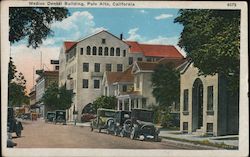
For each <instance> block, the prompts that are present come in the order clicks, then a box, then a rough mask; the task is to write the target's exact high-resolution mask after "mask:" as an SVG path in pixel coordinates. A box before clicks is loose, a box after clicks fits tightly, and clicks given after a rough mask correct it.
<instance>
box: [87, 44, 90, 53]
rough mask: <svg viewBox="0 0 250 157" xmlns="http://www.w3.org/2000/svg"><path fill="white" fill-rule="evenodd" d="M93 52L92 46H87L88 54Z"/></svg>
mask: <svg viewBox="0 0 250 157" xmlns="http://www.w3.org/2000/svg"><path fill="white" fill-rule="evenodd" d="M90 54H91V48H90V46H87V55H90Z"/></svg>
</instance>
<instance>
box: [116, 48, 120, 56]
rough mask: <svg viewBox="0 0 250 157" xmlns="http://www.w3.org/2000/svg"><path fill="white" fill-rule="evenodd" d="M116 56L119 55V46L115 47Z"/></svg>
mask: <svg viewBox="0 0 250 157" xmlns="http://www.w3.org/2000/svg"><path fill="white" fill-rule="evenodd" d="M115 52H116V56H120V48H116V51H115Z"/></svg>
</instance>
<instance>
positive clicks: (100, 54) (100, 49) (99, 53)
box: [98, 47, 102, 56]
mask: <svg viewBox="0 0 250 157" xmlns="http://www.w3.org/2000/svg"><path fill="white" fill-rule="evenodd" d="M98 55H99V56H102V47H99V48H98Z"/></svg>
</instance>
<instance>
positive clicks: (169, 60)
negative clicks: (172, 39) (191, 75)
mask: <svg viewBox="0 0 250 157" xmlns="http://www.w3.org/2000/svg"><path fill="white" fill-rule="evenodd" d="M187 60H188V59H186V58H183V59H177V58H162V59H160V60H159V61H158V63H159V64H169V63H170V64H173V66H174V67H175V68H177V67H178V66H180V65H182V64H183V63H184V62H186V61H187Z"/></svg>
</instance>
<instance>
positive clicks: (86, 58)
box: [59, 30, 183, 121]
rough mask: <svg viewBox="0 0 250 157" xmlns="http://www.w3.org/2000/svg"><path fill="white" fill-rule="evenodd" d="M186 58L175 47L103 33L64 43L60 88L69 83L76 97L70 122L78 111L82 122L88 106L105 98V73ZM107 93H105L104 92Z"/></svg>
mask: <svg viewBox="0 0 250 157" xmlns="http://www.w3.org/2000/svg"><path fill="white" fill-rule="evenodd" d="M165 57H169V58H183V56H182V55H181V54H180V53H179V51H177V50H176V49H175V47H174V46H168V45H147V44H139V43H138V42H134V41H133V42H132V41H124V40H123V39H122V35H121V37H120V38H118V37H116V36H114V35H112V34H111V33H109V32H107V31H105V30H103V31H100V32H98V33H95V34H93V35H90V36H88V37H85V38H83V39H80V40H79V41H74V42H72V41H68V42H64V45H63V47H62V49H61V51H60V55H59V63H60V69H59V86H62V85H64V84H65V83H66V85H67V89H72V90H73V92H74V93H75V95H74V98H73V103H72V105H71V108H70V109H69V110H67V120H69V121H73V120H74V118H73V111H74V109H75V110H76V111H78V113H77V119H78V120H80V117H81V113H82V110H83V108H84V106H86V105H87V104H89V103H93V101H94V100H95V99H96V98H97V97H99V96H101V95H102V94H103V93H102V79H103V75H104V72H105V71H107V72H123V71H124V70H126V69H127V68H128V66H129V65H131V64H132V63H133V62H134V61H155V60H158V59H160V58H165ZM104 90H105V89H104Z"/></svg>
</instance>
